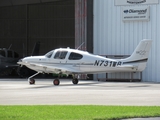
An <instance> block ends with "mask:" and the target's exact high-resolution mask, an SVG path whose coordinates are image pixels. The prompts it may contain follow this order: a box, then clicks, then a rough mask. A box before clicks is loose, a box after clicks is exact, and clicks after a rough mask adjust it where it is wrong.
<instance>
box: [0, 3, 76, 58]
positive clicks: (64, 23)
mask: <svg viewBox="0 0 160 120" xmlns="http://www.w3.org/2000/svg"><path fill="white" fill-rule="evenodd" d="M74 10H75V3H74V0H61V1H55V2H50V3H38V4H30V5H18V6H5V7H0V48H2V47H9V45H10V44H11V43H12V49H13V50H15V51H17V52H18V53H20V55H21V56H23V55H25V56H27V55H31V52H32V49H33V46H34V44H35V42H36V41H40V42H41V45H40V46H41V48H40V54H44V53H46V52H48V51H49V50H52V49H54V48H57V47H72V48H74V47H75V13H74Z"/></svg>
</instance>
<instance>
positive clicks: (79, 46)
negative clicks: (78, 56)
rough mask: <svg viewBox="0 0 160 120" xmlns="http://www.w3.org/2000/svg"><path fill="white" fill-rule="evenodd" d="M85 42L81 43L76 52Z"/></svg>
mask: <svg viewBox="0 0 160 120" xmlns="http://www.w3.org/2000/svg"><path fill="white" fill-rule="evenodd" d="M84 43H85V42H83V43H82V44H81V45H80V46H79V47H78V48H77V50H78V49H79V48H80V47H81V46H82V45H83V44H84Z"/></svg>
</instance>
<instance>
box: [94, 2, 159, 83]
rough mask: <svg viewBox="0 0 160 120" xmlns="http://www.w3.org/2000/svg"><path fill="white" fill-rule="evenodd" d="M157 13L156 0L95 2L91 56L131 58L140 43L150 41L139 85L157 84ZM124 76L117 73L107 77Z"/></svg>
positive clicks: (157, 5)
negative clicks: (143, 40) (143, 83)
mask: <svg viewBox="0 0 160 120" xmlns="http://www.w3.org/2000/svg"><path fill="white" fill-rule="evenodd" d="M159 13H160V4H159V0H94V33H93V36H94V37H93V38H94V44H93V45H94V53H96V54H101V55H131V54H132V52H133V50H134V49H135V47H136V46H137V44H138V43H139V41H140V40H142V39H152V40H153V43H152V48H151V52H150V56H149V59H148V63H147V68H146V69H145V70H144V71H143V73H142V81H149V82H160V76H159V70H160V62H159V59H160V54H159V46H160V22H159V21H160V15H159ZM102 76H103V75H102ZM102 76H101V77H102ZM126 76H127V75H123V74H119V73H118V74H113V75H110V76H109V77H111V78H112V77H116V78H120V77H122V78H125V77H126ZM103 77H104V76H103ZM137 77H138V75H137Z"/></svg>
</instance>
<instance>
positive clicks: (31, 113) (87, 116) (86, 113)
mask: <svg viewBox="0 0 160 120" xmlns="http://www.w3.org/2000/svg"><path fill="white" fill-rule="evenodd" d="M157 116H160V106H159V107H158V106H148V107H147V106H95V105H35V106H26V105H23V106H4V105H1V106H0V120H119V119H121V118H134V117H157Z"/></svg>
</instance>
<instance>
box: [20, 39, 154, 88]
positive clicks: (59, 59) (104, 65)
mask: <svg viewBox="0 0 160 120" xmlns="http://www.w3.org/2000/svg"><path fill="white" fill-rule="evenodd" d="M151 43H152V40H149V39H144V40H141V41H140V43H139V44H138V46H137V47H136V49H135V50H134V52H133V53H132V55H131V56H130V57H128V58H125V59H110V58H105V57H103V56H99V55H93V54H91V53H88V52H86V51H81V50H78V49H70V48H59V49H55V50H52V51H50V52H48V53H47V54H45V55H44V56H30V57H25V58H23V59H21V60H19V62H18V64H20V65H21V66H22V65H25V66H27V67H28V68H30V69H32V70H35V71H37V73H36V74H34V75H32V76H30V77H29V78H28V82H29V83H30V84H35V80H34V79H33V77H34V76H36V75H37V74H39V73H56V74H58V75H59V76H60V75H61V74H66V75H72V76H73V80H72V82H73V84H78V77H79V75H80V74H94V73H113V72H139V71H143V70H144V69H145V67H146V63H147V60H148V56H149V51H150V48H151ZM59 83H60V81H59V77H58V78H57V79H55V80H54V81H53V84H54V85H59Z"/></svg>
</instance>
